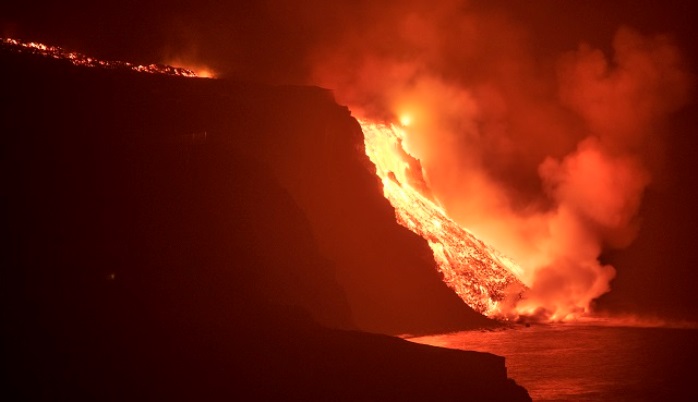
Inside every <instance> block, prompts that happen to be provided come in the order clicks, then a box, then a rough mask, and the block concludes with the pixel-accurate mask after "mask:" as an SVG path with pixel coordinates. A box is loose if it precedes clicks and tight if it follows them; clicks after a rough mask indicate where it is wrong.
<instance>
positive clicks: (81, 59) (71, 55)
mask: <svg viewBox="0 0 698 402" xmlns="http://www.w3.org/2000/svg"><path fill="white" fill-rule="evenodd" d="M0 44H1V45H3V46H10V47H12V48H13V50H15V51H17V52H19V53H31V54H39V55H42V56H46V57H51V58H54V59H62V60H68V61H70V62H71V63H72V64H74V65H76V66H82V67H102V68H110V69H121V70H131V71H137V72H141V73H151V74H166V75H175V76H180V77H191V78H195V77H196V78H213V76H214V74H213V72H212V71H211V70H210V69H207V68H202V72H203V73H196V72H194V71H193V70H190V69H187V68H182V67H172V66H169V65H165V64H148V65H141V64H132V63H129V62H125V61H105V60H98V59H95V58H92V57H89V56H85V55H84V54H81V53H77V52H70V51H67V50H65V49H63V48H61V47H58V46H48V45H44V44H43V43H37V42H21V41H18V40H16V39H11V38H2V41H1V42H0Z"/></svg>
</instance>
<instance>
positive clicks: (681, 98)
mask: <svg viewBox="0 0 698 402" xmlns="http://www.w3.org/2000/svg"><path fill="white" fill-rule="evenodd" d="M361 11H362V13H359V17H361V18H363V19H365V20H362V21H363V22H361V21H358V22H357V24H356V29H349V30H346V32H343V33H341V34H338V35H336V37H335V38H334V39H333V40H332V41H328V43H326V44H325V45H318V46H317V49H316V51H315V52H314V53H313V57H312V65H313V66H314V79H315V81H316V82H317V83H319V84H321V85H323V86H326V87H328V88H333V89H334V90H335V92H336V95H337V97H338V98H339V100H340V102H344V103H346V104H348V105H349V106H350V108H351V109H352V111H353V112H354V113H355V114H358V115H361V116H363V117H367V118H372V119H386V120H393V121H396V120H398V119H400V118H404V117H405V116H409V120H410V125H409V128H408V130H407V131H408V138H407V139H406V144H405V145H406V147H407V149H408V151H409V152H410V153H411V154H413V156H415V157H417V158H419V159H420V160H421V163H422V166H423V169H424V174H425V177H426V179H427V181H428V184H429V186H430V188H431V191H432V193H433V194H434V197H435V199H436V200H437V202H439V203H440V204H441V205H442V206H443V207H444V208H445V209H446V211H447V212H448V213H449V214H450V215H451V216H452V217H453V218H454V219H456V220H457V221H458V222H460V223H461V224H462V225H463V226H464V227H467V228H468V229H470V230H471V231H472V232H473V233H475V234H476V235H477V236H479V237H480V238H482V239H483V240H485V241H486V242H488V243H490V244H492V245H494V246H495V247H496V248H498V249H500V250H502V251H504V252H505V253H507V254H509V255H510V256H511V257H513V258H514V259H516V260H517V261H518V262H519V263H520V264H521V265H522V266H523V267H524V269H525V270H526V273H525V277H524V278H521V279H522V280H523V281H524V282H525V283H526V284H527V285H528V286H530V288H531V290H530V292H529V293H528V294H527V299H526V300H523V301H522V302H520V303H519V304H518V305H517V306H516V308H515V310H513V312H512V313H513V314H526V315H541V316H543V317H545V318H550V319H564V318H565V317H567V316H568V315H570V314H575V313H579V312H583V311H588V309H589V307H590V303H591V302H592V300H593V299H594V298H596V297H598V296H600V295H601V294H603V293H605V292H607V291H609V289H610V287H609V284H610V281H611V280H612V279H613V277H614V275H615V271H614V268H613V267H611V266H608V265H602V264H601V263H599V261H598V258H599V256H600V254H601V253H602V251H603V250H604V249H605V248H607V247H625V246H627V245H628V244H630V243H631V242H632V240H633V238H634V236H635V235H636V233H637V230H638V228H639V218H638V210H639V207H640V204H641V201H642V196H643V192H644V190H645V189H646V187H647V186H648V185H649V184H650V183H651V180H652V171H653V169H655V162H656V160H657V157H655V156H654V154H655V153H656V152H659V150H660V149H661V123H662V121H663V120H664V119H666V118H667V117H668V116H669V115H670V113H672V112H674V111H675V110H677V109H678V108H679V107H681V106H682V105H683V104H684V103H685V102H686V100H687V97H688V89H687V88H688V87H689V85H688V84H689V76H688V74H687V72H686V71H685V69H684V68H683V65H682V60H681V57H680V54H679V51H678V49H677V48H676V46H674V45H673V44H672V41H671V40H670V38H668V37H664V36H644V35H642V34H640V33H638V32H635V31H633V30H632V29H630V28H625V27H621V28H619V30H618V31H617V33H616V35H615V39H614V41H613V43H612V53H611V54H605V53H604V52H602V51H601V50H597V49H593V48H592V47H590V46H588V45H585V44H582V45H580V46H579V47H578V48H577V49H576V50H574V49H571V50H570V51H568V53H565V54H559V55H556V56H555V57H552V58H540V57H537V55H536V52H535V49H534V48H532V47H531V45H530V44H529V43H528V40H527V36H526V33H525V32H524V31H523V29H522V28H521V27H519V26H518V25H517V24H515V23H514V22H513V21H512V20H511V19H510V18H507V17H505V16H503V15H501V14H497V13H485V12H474V11H469V9H468V8H467V7H464V6H462V5H461V2H455V1H447V2H441V4H440V5H439V6H438V7H435V5H434V2H412V3H410V4H409V6H405V5H404V4H403V3H401V4H399V5H396V6H395V7H385V6H383V7H381V8H380V9H379V8H378V7H375V8H372V6H370V5H369V6H365V7H363V8H362V9H361ZM379 13H380V15H378V14H379ZM371 18H374V20H373V21H375V23H374V24H367V23H366V22H365V21H370V20H371ZM580 39H581V38H580ZM329 42H331V43H329Z"/></svg>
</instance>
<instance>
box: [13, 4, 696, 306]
mask: <svg viewBox="0 0 698 402" xmlns="http://www.w3.org/2000/svg"><path fill="white" fill-rule="evenodd" d="M25 3H26V2H14V3H11V4H6V5H4V6H3V8H4V10H3V12H2V14H1V15H0V30H1V31H0V33H2V35H3V36H9V37H15V38H18V39H22V40H35V41H41V42H44V43H47V44H54V45H59V46H63V47H66V48H68V49H71V50H76V51H80V52H82V53H85V54H89V55H94V56H96V57H100V58H104V59H120V60H129V61H134V62H141V63H150V62H154V61H156V62H159V61H162V62H165V61H168V60H174V59H180V60H184V61H186V62H188V63H194V64H205V65H207V66H210V67H212V68H213V69H214V70H215V71H217V72H219V74H220V75H222V76H227V77H232V78H238V79H243V80H253V81H261V82H271V83H292V84H297V83H302V84H318V85H324V86H330V87H332V89H337V90H338V98H339V99H340V101H342V100H343V99H349V101H356V99H360V98H356V97H355V96H354V94H352V93H350V92H349V91H347V90H346V89H345V87H347V86H349V85H347V83H346V82H344V81H342V78H338V77H337V76H338V75H341V74H340V72H341V69H338V68H337V66H336V64H335V65H333V64H332V62H328V60H329V59H330V58H331V59H332V60H333V61H334V62H335V63H339V65H340V66H345V67H346V68H347V69H349V70H350V69H352V68H353V64H352V63H353V61H355V59H358V58H360V57H361V55H362V54H363V53H364V49H367V50H366V51H367V52H371V54H372V55H376V56H377V57H378V58H379V59H381V58H383V57H384V56H386V55H387V56H386V57H388V58H390V59H392V60H407V61H411V60H417V59H418V60H423V59H424V60H426V61H425V63H426V64H429V63H431V64H433V65H436V66H438V69H437V71H439V74H442V75H443V76H446V77H456V79H457V80H458V82H459V84H462V85H466V86H467V85H468V84H469V83H470V82H469V81H468V80H469V79H471V78H469V77H479V78H472V82H475V83H478V82H485V81H486V80H489V79H493V78H492V77H496V74H494V73H492V72H491V71H490V70H491V69H494V68H498V67H500V66H502V65H506V64H502V63H499V62H498V60H501V59H502V56H501V55H502V54H505V55H506V54H508V53H510V54H513V53H516V52H521V53H522V54H524V55H523V56H521V57H518V54H514V55H513V56H512V57H513V58H518V59H519V60H520V59H526V60H528V59H530V60H534V61H535V63H536V65H538V64H540V65H542V66H546V65H554V60H557V58H558V57H559V56H560V55H561V54H564V53H565V52H570V51H574V50H576V49H578V46H579V44H580V42H586V43H588V44H589V46H591V47H592V48H598V49H600V50H601V51H603V52H604V53H605V54H607V55H610V54H611V53H612V43H613V38H614V36H615V35H616V32H617V31H618V29H619V28H620V27H623V26H625V27H629V28H631V29H633V30H635V31H637V32H639V33H640V34H642V35H648V36H653V35H657V34H668V35H669V37H670V38H671V39H670V40H671V41H672V43H674V44H675V46H676V48H678V49H679V51H680V53H681V55H682V56H681V57H682V60H683V61H682V66H683V69H684V71H685V72H688V73H689V75H693V76H694V75H695V72H696V71H698V54H697V53H696V52H697V51H698V49H697V48H696V46H695V43H694V41H695V37H696V34H697V33H698V32H696V28H695V23H694V19H693V18H692V15H694V14H693V13H692V12H691V10H690V8H691V5H690V2H686V1H681V0H669V1H663V2H655V1H630V0H627V1H615V2H607V1H600V0H590V1H582V0H580V1H556V0H540V1H471V2H467V1H466V2H459V1H443V2H439V1H420V0H410V1H402V2H397V1H396V2H375V1H373V2H372V1H349V0H342V1H334V2H327V1H314V0H309V1H292V0H281V1H271V0H270V1H257V2H224V1H220V2H216V1H210V0H203V1H180V0H175V1H164V0H162V1H160V0H158V1H131V0H128V1H119V2H111V3H105V2H97V1H81V0H68V1H61V2H58V1H55V2H46V3H44V4H37V3H36V2H34V3H32V4H25ZM229 3H232V4H229ZM442 3H443V4H442ZM609 3H610V4H609ZM439 9H444V10H457V12H456V13H455V16H454V15H449V16H446V17H443V16H441V14H439V13H438V10H439ZM434 10H436V11H434ZM409 11H413V12H414V13H413V14H417V15H420V14H421V15H427V16H429V15H432V14H431V13H434V14H433V15H435V16H439V17H438V18H443V19H442V20H441V19H440V20H438V22H439V23H442V22H443V24H441V26H439V27H438V28H439V29H437V30H433V31H430V32H432V33H433V32H435V34H436V35H438V37H437V38H431V39H430V38H429V36H428V35H422V36H420V37H417V38H411V39H410V40H412V41H413V42H411V43H415V42H419V41H420V40H424V41H425V44H424V45H423V46H422V47H417V48H412V47H409V46H405V43H404V41H401V40H400V39H399V38H398V39H396V38H394V37H393V36H392V34H393V32H391V27H394V26H396V25H395V24H396V23H401V22H402V21H403V17H404V16H406V15H408V14H410V13H409ZM461 17H462V19H468V18H470V20H469V21H474V22H473V24H474V26H476V27H483V26H484V28H482V29H480V30H477V29H476V31H475V35H480V36H478V37H477V39H473V40H472V41H471V42H470V41H465V42H463V43H461V42H459V38H460V37H459V36H458V35H455V34H454V35H453V38H449V32H450V30H451V29H453V30H454V32H455V31H458V30H461V31H459V32H461V34H462V30H463V29H467V27H465V28H463V26H461V25H459V21H460V18H461ZM435 18H437V17H435ZM427 19H428V18H427ZM483 21H484V22H483ZM478 29H479V28H478ZM366 33H369V34H366ZM430 40H432V41H435V43H437V44H438V46H441V47H442V48H440V49H435V47H437V46H436V45H435V46H431V45H430V42H429V41H430ZM511 42H517V43H516V44H514V45H512V44H511ZM364 46H365V48H364ZM444 49H445V50H444ZM431 51H434V52H435V53H436V54H438V56H435V57H432V58H429V57H423V54H424V53H430V52H431ZM439 52H443V53H439ZM461 52H462V54H467V55H468V56H467V57H466V56H463V57H462V58H459V57H458V54H460V53H461ZM443 54H447V55H448V57H445V56H443ZM473 55H474V56H473ZM468 57H471V58H470V59H469V58H468ZM472 57H478V58H479V59H480V60H482V63H480V64H478V65H477V66H474V67H471V66H472V60H473V58H472ZM468 62H471V64H470V65H467V64H466V63H468ZM548 62H550V63H548ZM517 65H518V64H517ZM318 66H320V67H318ZM325 66H330V67H328V68H324V67H325ZM467 68H470V70H469V72H467V73H463V72H462V71H463V70H464V69H467ZM328 71H329V72H330V73H329V74H330V75H335V76H333V77H330V78H329V79H328ZM469 74H470V75H469ZM537 74H538V75H545V74H546V70H545V67H542V68H541V69H540V70H537ZM551 74H552V75H554V72H552V71H551ZM343 76H344V75H343ZM346 76H347V77H351V76H352V72H351V71H350V72H349V73H347V74H346ZM694 78H695V77H693V78H691V79H694ZM691 79H687V80H684V81H682V82H683V84H684V85H685V86H686V88H689V87H690V86H691V85H692V84H691ZM478 80H480V81H478ZM541 82H543V83H545V82H547V81H546V80H545V79H541ZM335 85H336V88H335ZM516 88H519V89H520V88H523V87H521V86H516ZM524 89H525V88H524ZM686 93H687V94H688V95H687V96H688V97H687V99H686V100H684V101H683V102H681V104H682V105H681V106H677V107H675V108H670V109H671V110H668V111H667V112H666V113H664V114H663V115H662V118H661V119H660V120H659V121H658V122H657V128H656V130H657V131H658V132H661V141H657V142H656V143H654V142H653V143H652V146H651V147H645V148H644V149H643V151H642V152H643V155H644V157H645V158H646V159H647V160H649V161H650V162H648V163H650V164H651V165H652V166H651V169H650V170H651V173H652V181H651V183H650V184H649V186H648V187H647V188H646V189H645V191H644V199H643V203H642V206H641V207H640V213H639V216H640V221H641V229H640V231H639V234H638V235H637V238H636V239H635V241H634V242H633V243H632V244H631V245H630V246H628V247H626V248H624V249H621V250H606V251H605V252H604V254H603V255H602V259H603V261H605V262H609V263H612V264H613V265H614V266H615V267H616V269H617V276H616V279H615V280H614V281H613V282H612V284H611V287H612V288H613V291H612V292H611V293H609V294H607V295H606V296H603V297H602V298H601V299H600V301H599V302H598V307H600V308H602V309H611V310H614V311H628V312H643V313H646V314H658V315H661V316H664V317H672V318H691V319H698V312H697V310H698V309H696V307H698V296H697V295H698V292H696V291H695V290H694V287H695V286H696V283H697V281H698V273H696V271H698V269H697V268H696V267H695V259H696V256H697V255H698V254H697V252H696V251H695V245H694V244H695V241H696V240H695V239H698V229H697V228H698V212H697V211H696V205H698V190H696V188H697V186H698V178H697V177H696V176H698V175H696V174H695V172H694V169H695V167H696V165H695V162H694V158H695V155H696V152H697V151H698V139H696V135H695V134H696V133H695V132H696V130H697V129H698V118H697V117H696V116H698V107H697V102H696V98H695V91H693V90H692V89H687V90H686ZM364 95H365V94H364ZM667 96H669V95H667ZM523 99H530V98H528V97H524V98H523ZM362 100H363V101H365V98H363V99H362ZM372 101H373V100H370V101H366V102H372ZM378 103H380V101H379V102H378ZM522 110H526V109H525V108H524V109H522ZM522 124H523V123H522ZM522 130H523V129H522ZM524 132H525V130H523V131H522V133H524ZM497 168H501V169H500V170H498V171H497V172H499V174H500V175H502V176H504V175H506V173H507V172H508V170H507V169H510V168H507V167H506V166H499V165H498V166H497ZM493 169H494V168H493ZM508 177H510V178H511V177H513V176H512V175H508ZM519 179H520V180H519ZM527 179H528V178H527V177H520V178H517V180H519V183H518V184H516V185H515V187H516V188H517V191H519V192H520V193H526V191H527V189H526V184H525V183H524V182H526V180H527ZM502 180H504V179H502ZM512 180H513V179H512ZM521 183H524V184H521ZM523 198H526V197H523Z"/></svg>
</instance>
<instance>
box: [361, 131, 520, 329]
mask: <svg viewBox="0 0 698 402" xmlns="http://www.w3.org/2000/svg"><path fill="white" fill-rule="evenodd" d="M359 122H360V124H361V127H362V130H363V132H364V141H365V146H366V154H367V155H368V157H369V158H370V159H371V161H372V162H373V163H374V164H375V165H376V174H377V175H378V177H380V178H381V180H382V182H383V194H384V195H385V198H387V199H388V200H389V201H390V203H391V204H392V206H393V207H394V208H395V215H396V217H397V221H398V222H399V223H400V224H401V225H402V226H404V227H406V228H408V229H410V230H411V231H413V232H414V233H416V234H418V235H420V236H422V237H423V238H425V239H426V240H427V242H428V243H429V246H430V247H431V249H432V251H433V252H434V259H435V260H436V262H437V265H438V269H439V271H440V272H441V273H442V274H443V277H444V281H445V282H446V283H447V284H448V286H449V287H451V288H452V289H453V290H454V291H455V292H456V293H457V294H458V296H460V297H461V298H462V299H463V301H465V303H466V304H468V305H469V306H470V307H472V308H473V309H474V310H476V311H478V312H479V313H482V314H484V315H486V316H489V317H496V318H506V317H507V316H509V315H510V314H511V313H510V309H511V307H512V306H513V305H514V304H515V303H516V301H518V299H520V298H521V295H522V292H523V291H524V290H525V289H526V287H525V285H524V284H523V283H522V282H521V281H520V280H519V279H518V277H519V276H520V275H521V274H522V270H521V268H520V267H519V266H518V265H517V264H516V262H514V261H513V260H511V259H509V258H508V257H506V256H504V255H502V254H500V253H499V252H497V251H496V250H495V249H493V248H492V247H489V246H487V245H486V244H485V243H483V242H482V241H481V240H479V239H478V238H476V237H475V236H474V235H473V234H472V233H470V232H469V231H468V230H466V229H464V228H462V227H461V226H459V225H458V223H456V222H455V221H453V220H452V219H451V218H449V217H448V216H447V215H446V213H445V212H444V211H443V209H441V208H440V207H439V206H438V205H437V204H436V203H435V201H434V200H433V199H432V198H431V197H430V196H429V194H428V189H427V188H426V186H425V183H424V180H423V178H422V177H421V174H422V172H421V167H420V166H419V162H418V161H417V160H416V159H414V158H412V157H411V156H410V155H409V154H408V153H407V152H406V151H405V150H404V148H403V146H402V141H403V139H404V135H405V133H404V131H403V129H402V128H400V127H398V126H395V125H390V126H388V125H383V124H376V123H370V122H367V121H361V120H360V121H359ZM403 124H407V122H403ZM418 189H419V190H418Z"/></svg>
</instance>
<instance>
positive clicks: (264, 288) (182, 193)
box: [0, 51, 528, 401]
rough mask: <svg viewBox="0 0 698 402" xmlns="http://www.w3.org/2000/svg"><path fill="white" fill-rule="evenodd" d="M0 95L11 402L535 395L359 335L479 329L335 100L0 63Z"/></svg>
mask: <svg viewBox="0 0 698 402" xmlns="http://www.w3.org/2000/svg"><path fill="white" fill-rule="evenodd" d="M0 81H2V87H3V92H2V95H1V96H2V98H3V99H2V105H3V108H2V111H0V135H2V138H3V145H2V148H1V151H2V157H1V161H2V166H1V168H2V173H1V174H2V179H3V186H2V189H1V190H0V191H1V193H0V194H1V195H2V197H1V199H0V200H1V202H2V210H3V214H2V217H1V219H2V221H1V224H2V228H3V238H4V239H6V240H5V242H4V244H3V249H2V250H3V251H2V260H0V263H1V265H2V271H1V274H2V277H1V281H0V285H1V286H2V322H3V358H2V362H3V368H4V370H3V371H4V372H5V373H9V374H7V375H6V378H5V382H6V386H5V387H4V388H3V392H4V393H5V394H7V395H8V396H12V398H11V399H12V400H27V399H28V400H125V399H136V400H144V399H147V400H211V399H228V400H229V399H232V398H235V399H240V398H245V399H253V400H270V399H275V400H318V399H319V400H341V399H344V400H386V399H388V400H390V399H402V400H405V399H407V400H409V399H412V400H425V399H433V400H479V401H480V400H506V401H516V400H527V399H528V396H527V394H526V392H525V390H523V389H522V388H520V387H518V386H516V385H515V384H514V383H513V382H512V381H511V380H508V379H507V377H506V369H505V366H504V360H503V359H502V358H501V357H498V356H494V355H490V354H484V353H475V352H462V351H453V350H445V349H438V348H433V347H428V346H423V345H416V344H412V343H409V342H406V341H403V340H401V339H397V338H392V337H388V336H385V335H372V334H368V333H364V332H359V331H355V330H351V329H355V328H357V327H358V328H360V329H369V330H373V331H383V332H435V331H438V330H445V329H449V328H451V329H457V328H463V327H467V326H469V325H476V324H478V325H479V324H480V323H482V321H478V318H477V316H476V315H474V314H473V313H472V311H469V310H468V309H467V308H464V306H463V305H462V303H460V301H459V300H458V299H457V298H456V297H455V296H454V295H453V294H452V293H449V292H450V291H449V290H448V289H447V288H446V287H445V286H444V285H443V283H441V282H440V280H439V278H438V275H437V274H436V272H435V270H433V267H432V266H431V265H429V263H428V258H427V257H428V249H426V246H425V245H424V244H423V242H420V241H419V239H416V238H415V237H414V236H413V235H411V234H409V233H407V232H406V231H405V230H402V229H401V228H399V227H398V226H397V225H396V224H395V223H394V221H392V212H391V211H390V210H389V207H388V206H387V203H386V202H385V201H384V200H382V199H380V193H379V191H378V188H377V183H376V181H375V178H372V177H371V176H370V171H369V170H368V169H366V168H365V167H364V166H363V165H362V163H363V162H361V161H362V159H361V158H359V157H358V156H357V155H360V154H358V153H357V152H356V151H357V147H359V145H357V137H356V136H357V135H360V132H357V130H358V126H357V125H356V122H355V121H353V120H352V119H351V118H350V116H349V115H348V112H347V111H346V109H343V108H341V107H338V106H336V105H335V104H334V102H332V101H331V98H330V97H329V96H328V94H327V92H325V91H323V90H320V89H312V88H310V89H309V88H267V87H258V86H251V85H242V84H232V83H225V82H219V81H204V80H190V79H180V78H173V77H164V76H156V75H146V74H136V73H128V72H121V71H103V70H97V69H80V68H76V67H73V66H71V65H69V64H68V63H63V62H61V61H55V60H44V59H40V58H36V57H34V56H30V55H23V56H17V55H13V54H10V53H7V52H5V51H4V52H0ZM322 134H324V136H325V137H322ZM345 134H346V135H345ZM318 135H321V136H320V137H319V138H318ZM322 138H325V141H326V143H325V144H324V145H323V146H316V145H313V144H314V143H316V142H318V141H321V140H322ZM321 144H322V143H321ZM328 144H329V145H328ZM358 144H360V142H358ZM323 158H325V159H323ZM318 161H319V162H318ZM323 167H324V168H323ZM379 240H380V241H379ZM405 245H410V246H412V245H414V247H408V248H405V249H402V247H404V246H405ZM385 250H388V251H387V252H386V251H385ZM400 250H402V251H400ZM405 250H406V251H405ZM415 250H416V251H415ZM415 253H416V254H415ZM382 263H385V266H382V265H381V264H382ZM400 264H404V266H402V265H400ZM352 266H353V267H355V268H354V271H352V270H351V267H352ZM425 267H426V268H427V269H424V268H425ZM398 268H402V269H404V271H403V272H400V271H398ZM383 270H385V271H383ZM362 275H363V276H362ZM420 281H422V282H420ZM412 316H413V319H412V320H410V317H412ZM330 328H334V329H330ZM3 399H5V398H3Z"/></svg>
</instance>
